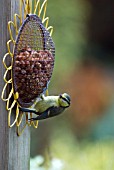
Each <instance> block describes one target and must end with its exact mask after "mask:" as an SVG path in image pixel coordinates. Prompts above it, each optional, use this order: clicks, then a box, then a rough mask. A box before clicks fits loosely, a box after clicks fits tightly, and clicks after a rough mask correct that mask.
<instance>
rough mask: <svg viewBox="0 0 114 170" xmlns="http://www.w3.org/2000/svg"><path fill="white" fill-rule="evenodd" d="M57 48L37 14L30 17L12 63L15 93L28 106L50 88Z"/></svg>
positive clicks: (18, 42) (24, 25) (19, 37)
mask: <svg viewBox="0 0 114 170" xmlns="http://www.w3.org/2000/svg"><path fill="white" fill-rule="evenodd" d="M54 56H55V47H54V43H53V40H52V38H51V37H50V33H49V32H48V31H47V30H46V28H45V27H44V26H43V24H42V22H41V20H40V18H39V17H38V16H36V15H33V14H31V15H27V18H26V19H25V21H24V22H23V24H22V26H21V28H20V30H19V34H18V36H17V39H16V44H15V48H14V60H13V70H12V75H13V85H14V92H15V93H16V92H18V93H19V98H18V102H19V104H20V105H21V106H22V107H29V106H31V105H32V104H33V102H34V100H35V98H36V97H38V96H39V95H40V94H41V93H43V92H44V91H45V90H46V89H47V86H48V83H49V80H50V78H51V75H52V71H53V67H54Z"/></svg>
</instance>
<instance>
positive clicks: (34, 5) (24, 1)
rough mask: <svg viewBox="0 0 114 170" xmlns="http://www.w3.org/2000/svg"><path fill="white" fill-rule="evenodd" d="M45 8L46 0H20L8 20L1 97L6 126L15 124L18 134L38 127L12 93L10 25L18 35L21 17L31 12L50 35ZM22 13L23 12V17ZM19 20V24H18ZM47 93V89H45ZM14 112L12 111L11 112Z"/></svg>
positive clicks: (12, 39) (16, 96)
mask: <svg viewBox="0 0 114 170" xmlns="http://www.w3.org/2000/svg"><path fill="white" fill-rule="evenodd" d="M46 9H47V0H44V1H43V3H42V4H41V0H20V7H19V14H14V21H9V22H8V31H9V35H10V40H8V41H7V50H8V52H7V53H6V54H5V55H4V57H3V65H4V67H5V69H6V71H5V73H4V77H3V79H4V81H5V85H4V87H3V91H2V95H1V98H2V100H3V101H5V102H6V109H7V110H8V126H9V127H13V126H14V125H16V126H17V134H18V136H20V135H21V134H22V132H23V131H24V129H25V127H26V126H27V125H28V126H33V127H34V128H37V127H38V121H36V122H33V121H30V122H29V121H28V118H29V117H30V118H32V113H25V114H24V113H22V112H20V111H19V104H18V102H17V99H18V93H17V92H16V93H14V88H13V84H12V65H13V52H14V47H15V39H14V38H13V32H12V27H13V29H14V30H15V34H16V35H15V36H17V35H18V32H19V27H20V26H21V25H22V22H23V19H25V18H26V15H27V14H29V13H31V14H36V15H38V17H40V18H41V16H42V18H41V20H42V23H43V24H44V26H45V28H46V29H47V30H48V31H49V32H50V36H51V35H52V33H53V27H52V26H48V24H49V17H46ZM23 13H24V18H23ZM18 22H19V26H18ZM11 45H12V46H13V49H12V50H11ZM9 56H10V59H11V65H10V66H7V64H6V58H7V57H9ZM8 75H10V78H9V79H8V78H7V77H8ZM7 88H8V89H11V90H10V92H9V94H8V97H7V98H5V97H4V96H5V94H6V91H7ZM47 95H48V91H47ZM14 108H16V109H15V114H16V116H15V120H14V121H13V123H11V116H12V110H13V109H14ZM13 113H14V112H13ZM29 115H30V116H29ZM24 116H25V120H26V121H25V125H24V127H23V128H22V129H21V130H20V129H19V126H20V125H21V122H22V120H23V117H24Z"/></svg>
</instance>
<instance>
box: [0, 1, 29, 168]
mask: <svg viewBox="0 0 114 170" xmlns="http://www.w3.org/2000/svg"><path fill="white" fill-rule="evenodd" d="M18 6H19V0H0V95H1V91H2V88H3V85H4V81H3V74H4V71H5V69H4V67H3V64H2V58H3V56H4V54H5V53H6V52H7V47H6V42H7V40H9V34H8V31H7V22H8V21H9V20H13V16H14V13H15V12H18V11H19V9H18ZM7 62H8V61H7ZM7 115H8V113H7V111H6V103H5V102H3V101H2V100H1V98H0V170H29V158H30V129H29V128H28V127H27V128H26V129H25V131H24V133H23V134H22V135H21V136H20V137H18V136H17V134H16V127H13V128H10V129H9V128H8V125H7ZM14 116H15V114H14Z"/></svg>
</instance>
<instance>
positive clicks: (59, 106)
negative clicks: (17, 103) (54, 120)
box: [20, 93, 71, 121]
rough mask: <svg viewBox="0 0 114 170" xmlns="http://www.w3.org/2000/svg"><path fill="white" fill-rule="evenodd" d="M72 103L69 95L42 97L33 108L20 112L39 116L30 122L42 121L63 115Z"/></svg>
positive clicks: (22, 109) (21, 109)
mask: <svg viewBox="0 0 114 170" xmlns="http://www.w3.org/2000/svg"><path fill="white" fill-rule="evenodd" d="M70 103H71V98H70V95H69V94H67V93H63V94H60V95H58V96H44V95H42V96H41V98H40V100H39V101H38V102H36V103H35V104H34V107H33V108H24V107H20V111H22V112H30V113H35V114H36V115H38V116H36V117H35V118H31V119H29V121H35V120H42V119H47V118H50V117H54V116H56V115H59V114H61V113H62V112H63V111H64V110H65V109H66V108H68V107H69V106H70Z"/></svg>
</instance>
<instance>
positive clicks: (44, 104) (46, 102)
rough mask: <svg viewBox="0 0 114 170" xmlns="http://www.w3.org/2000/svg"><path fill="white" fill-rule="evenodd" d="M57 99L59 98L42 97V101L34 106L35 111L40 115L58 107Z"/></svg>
mask: <svg viewBox="0 0 114 170" xmlns="http://www.w3.org/2000/svg"><path fill="white" fill-rule="evenodd" d="M58 98H59V97H58V96H46V97H43V99H41V100H40V101H39V102H38V103H36V105H35V109H36V111H37V112H40V113H42V112H44V111H46V110H47V109H48V108H50V107H52V106H57V107H58V106H59V103H58Z"/></svg>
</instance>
